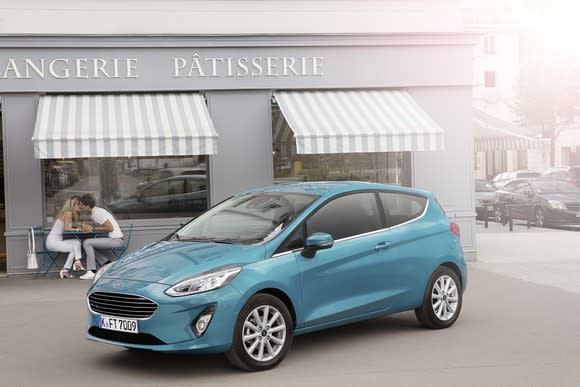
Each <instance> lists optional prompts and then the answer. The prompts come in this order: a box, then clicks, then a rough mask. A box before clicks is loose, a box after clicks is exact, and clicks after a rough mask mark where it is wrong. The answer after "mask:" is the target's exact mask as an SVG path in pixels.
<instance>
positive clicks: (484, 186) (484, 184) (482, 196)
mask: <svg viewBox="0 0 580 387" xmlns="http://www.w3.org/2000/svg"><path fill="white" fill-rule="evenodd" d="M473 198H474V201H475V213H476V218H477V219H480V220H484V219H485V218H488V217H490V216H492V217H493V213H494V212H493V202H494V200H495V189H494V188H493V185H491V183H490V182H489V181H488V180H483V179H475V194H474V197H473Z"/></svg>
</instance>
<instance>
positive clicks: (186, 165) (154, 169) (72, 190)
mask: <svg viewBox="0 0 580 387" xmlns="http://www.w3.org/2000/svg"><path fill="white" fill-rule="evenodd" d="M206 165H207V156H204V155H203V156H189V157H152V158H106V159H96V158H90V159H88V158H87V159H66V160H44V161H43V173H44V186H45V210H46V214H47V222H48V223H51V222H52V218H51V216H52V215H53V214H55V213H57V212H58V210H59V208H60V206H61V205H62V203H64V202H65V200H66V199H69V198H70V197H71V196H73V195H82V194H84V193H91V194H93V195H95V197H96V199H97V203H98V204H99V205H100V206H103V207H105V208H108V209H109V210H110V211H111V212H112V213H114V214H115V216H116V217H117V218H118V219H147V218H171V217H192V216H196V215H198V214H199V213H201V212H203V211H205V210H206V209H207V203H208V200H207V198H208V192H207V185H208V181H207V180H208V179H207V174H206Z"/></svg>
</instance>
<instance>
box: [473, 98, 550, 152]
mask: <svg viewBox="0 0 580 387" xmlns="http://www.w3.org/2000/svg"><path fill="white" fill-rule="evenodd" d="M522 132H523V129H522V128H521V127H519V126H517V125H514V124H512V123H510V122H507V121H505V120H502V119H499V118H496V117H494V116H492V115H491V114H488V113H485V112H483V111H481V110H479V109H475V108H474V109H473V137H474V140H473V143H474V149H475V151H476V152H492V151H507V150H526V149H536V148H538V146H539V141H538V140H537V139H536V138H534V137H531V136H527V135H525V134H522Z"/></svg>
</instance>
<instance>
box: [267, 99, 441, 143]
mask: <svg viewBox="0 0 580 387" xmlns="http://www.w3.org/2000/svg"><path fill="white" fill-rule="evenodd" d="M274 97H275V98H276V101H277V102H278V105H279V106H280V110H281V111H282V114H283V115H284V117H285V119H286V121H287V122H288V126H286V125H284V124H282V123H277V122H274V126H275V128H274V133H273V136H274V142H276V141H282V140H283V139H287V138H288V137H289V134H288V133H285V132H284V130H286V131H287V129H288V128H289V129H291V130H292V131H293V132H294V137H295V138H296V148H297V153H299V154H317V153H355V152H400V151H424V150H443V135H444V132H443V129H441V127H440V126H439V125H438V124H437V123H436V122H435V121H433V119H431V117H429V115H428V114H427V113H426V112H425V111H424V110H423V109H421V107H420V106H419V105H418V104H417V103H416V102H415V100H414V99H413V98H412V97H411V96H410V95H409V94H408V93H407V92H404V91H400V90H356V91H354V90H348V91H277V92H275V93H274ZM276 130H278V131H276Z"/></svg>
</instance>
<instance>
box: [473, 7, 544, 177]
mask: <svg viewBox="0 0 580 387" xmlns="http://www.w3.org/2000/svg"><path fill="white" fill-rule="evenodd" d="M522 5H523V3H522V2H521V1H517V0H488V1H481V0H464V1H463V15H464V21H465V28H466V30H467V31H474V32H479V33H481V34H482V37H481V40H480V42H479V44H478V45H477V46H476V47H475V70H474V75H475V81H474V84H475V86H474V89H473V109H474V114H473V132H474V167H475V176H476V178H480V179H491V178H492V177H494V176H495V175H497V174H498V173H500V172H505V171H513V170H518V169H534V170H539V171H541V170H543V169H545V168H547V167H548V166H549V155H547V154H546V152H547V151H549V145H548V144H547V143H546V141H542V139H541V138H540V136H539V135H538V133H537V131H535V130H534V129H533V128H531V127H527V126H526V125H524V124H523V122H522V118H521V114H520V112H519V109H518V104H519V93H518V90H519V85H518V82H519V77H520V64H521V55H522V52H521V44H520V41H521V33H522Z"/></svg>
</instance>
